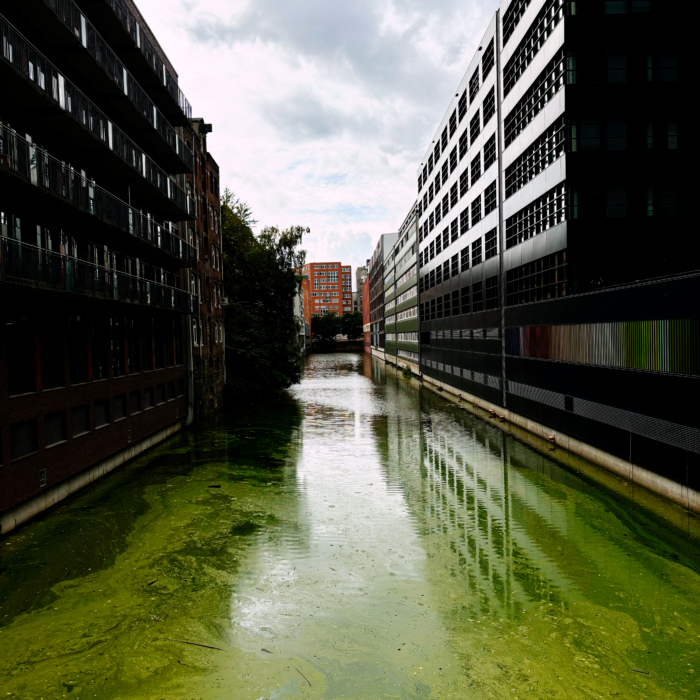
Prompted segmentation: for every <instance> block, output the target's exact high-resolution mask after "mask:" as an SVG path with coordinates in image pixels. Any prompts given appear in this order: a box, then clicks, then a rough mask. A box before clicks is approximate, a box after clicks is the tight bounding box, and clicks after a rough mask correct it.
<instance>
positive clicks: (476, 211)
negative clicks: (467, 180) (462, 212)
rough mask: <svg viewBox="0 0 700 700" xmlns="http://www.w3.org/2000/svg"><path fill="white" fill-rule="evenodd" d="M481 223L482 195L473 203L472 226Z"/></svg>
mask: <svg viewBox="0 0 700 700" xmlns="http://www.w3.org/2000/svg"><path fill="white" fill-rule="evenodd" d="M479 221H481V195H479V196H478V197H477V198H476V199H475V200H474V201H473V202H472V226H474V225H475V224H477V223H478V222H479Z"/></svg>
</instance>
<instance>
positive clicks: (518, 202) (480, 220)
mask: <svg viewBox="0 0 700 700" xmlns="http://www.w3.org/2000/svg"><path fill="white" fill-rule="evenodd" d="M677 8H678V3H675V2H661V1H660V0H619V1H618V0H615V1H612V2H603V1H602V0H595V1H577V2H565V1H564V0H532V1H528V0H511V1H510V2H509V1H507V0H504V1H503V2H502V3H501V8H500V10H499V11H498V12H497V13H496V15H495V17H494V18H493V20H492V21H491V23H490V25H489V27H488V29H487V31H486V33H485V34H484V36H483V39H482V41H481V43H480V46H479V49H478V51H477V52H476V54H475V56H474V58H473V60H472V61H471V63H470V65H469V67H468V70H467V72H466V74H465V76H464V79H463V80H462V82H461V84H460V85H459V88H458V90H457V91H456V95H455V96H454V98H453V99H452V101H451V103H450V106H449V108H448V110H447V113H446V116H445V118H444V119H443V121H442V122H441V124H440V125H439V127H438V130H437V133H436V134H435V137H434V138H435V140H434V142H433V143H432V144H431V147H430V149H429V151H428V152H427V153H426V154H425V157H424V160H423V162H422V163H421V164H420V167H419V170H418V191H419V204H418V212H419V238H420V254H419V263H420V268H421V269H420V280H419V287H420V315H421V364H422V371H423V373H424V374H425V376H426V377H427V378H428V381H432V382H434V383H441V384H444V386H445V387H446V388H449V389H451V390H456V391H458V392H462V393H464V394H468V395H469V396H470V397H472V398H473V399H474V400H477V401H481V402H482V403H483V404H484V406H486V407H493V408H498V411H499V413H503V412H505V413H507V415H508V416H509V417H510V419H511V420H513V421H514V422H519V423H520V424H521V425H523V426H525V427H528V428H529V429H532V430H535V431H539V432H541V433H545V431H546V432H547V433H548V434H549V433H554V434H556V435H558V436H559V437H558V438H557V439H559V440H562V441H563V442H564V443H565V445H567V446H569V447H570V448H571V449H574V450H575V451H578V452H580V453H581V454H584V455H585V456H588V457H590V458H591V459H594V460H595V461H597V462H599V463H601V464H603V465H605V466H606V467H608V468H610V469H612V470H614V471H616V472H618V473H620V474H623V475H624V476H625V477H627V478H631V479H633V480H634V481H637V482H639V483H642V484H644V485H646V486H648V487H649V488H652V489H653V490H655V491H657V492H659V493H662V494H664V495H666V496H668V497H669V498H671V499H673V500H675V501H676V502H678V503H681V504H683V505H685V506H687V507H689V508H691V509H694V510H700V494H699V493H698V492H699V491H700V454H699V453H700V431H699V428H700V419H699V416H700V410H699V409H698V407H697V398H696V397H697V395H698V390H699V389H700V309H699V304H698V300H699V299H700V276H699V275H698V267H699V265H698V257H697V253H693V252H692V251H693V250H694V245H693V243H692V241H693V238H694V234H693V233H692V232H693V226H692V224H691V221H690V219H689V217H688V208H687V194H686V189H687V184H686V182H687V180H682V179H681V174H685V173H688V172H690V167H689V166H690V164H689V163H688V162H687V159H686V158H685V155H684V154H685V153H686V151H685V150H684V141H683V140H682V138H683V137H682V134H683V133H684V128H683V126H682V121H683V120H682V118H681V105H682V99H683V97H682V92H681V89H680V88H681V85H682V81H683V80H684V79H685V78H684V76H685V73H684V72H683V71H684V70H687V69H686V68H685V63H684V61H683V56H682V54H681V51H682V44H681V43H680V42H679V41H678V23H679V21H680V16H679V15H678V14H677ZM688 90H689V88H688V86H686V88H685V91H684V92H685V93H686V94H687V93H688ZM684 114H685V112H684ZM683 163H686V165H685V166H684V165H683Z"/></svg>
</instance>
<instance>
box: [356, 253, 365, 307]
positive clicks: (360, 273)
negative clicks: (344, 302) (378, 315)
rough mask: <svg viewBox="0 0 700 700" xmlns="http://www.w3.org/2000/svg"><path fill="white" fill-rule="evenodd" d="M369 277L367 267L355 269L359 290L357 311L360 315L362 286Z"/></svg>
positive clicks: (357, 288)
mask: <svg viewBox="0 0 700 700" xmlns="http://www.w3.org/2000/svg"><path fill="white" fill-rule="evenodd" d="M366 277H367V266H363V265H361V266H360V267H358V268H356V269H355V289H356V290H357V309H354V310H355V311H358V312H359V313H362V285H363V284H364V283H365V278H366Z"/></svg>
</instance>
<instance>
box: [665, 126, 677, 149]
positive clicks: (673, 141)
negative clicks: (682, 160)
mask: <svg viewBox="0 0 700 700" xmlns="http://www.w3.org/2000/svg"><path fill="white" fill-rule="evenodd" d="M667 134H668V141H667V146H668V150H669V151H675V150H676V149H677V148H678V123H677V122H669V124H668V128H667Z"/></svg>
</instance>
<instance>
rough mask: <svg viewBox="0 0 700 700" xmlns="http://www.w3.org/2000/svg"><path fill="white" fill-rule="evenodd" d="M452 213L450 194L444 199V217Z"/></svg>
mask: <svg viewBox="0 0 700 700" xmlns="http://www.w3.org/2000/svg"><path fill="white" fill-rule="evenodd" d="M449 212H450V193H449V192H448V193H447V194H446V195H445V196H444V197H443V198H442V215H443V217H444V216H447V215H448V214H449Z"/></svg>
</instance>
